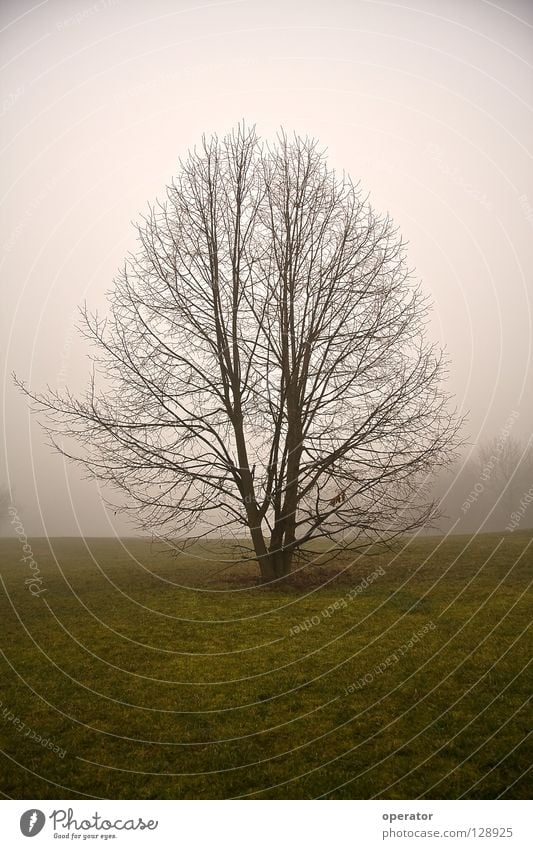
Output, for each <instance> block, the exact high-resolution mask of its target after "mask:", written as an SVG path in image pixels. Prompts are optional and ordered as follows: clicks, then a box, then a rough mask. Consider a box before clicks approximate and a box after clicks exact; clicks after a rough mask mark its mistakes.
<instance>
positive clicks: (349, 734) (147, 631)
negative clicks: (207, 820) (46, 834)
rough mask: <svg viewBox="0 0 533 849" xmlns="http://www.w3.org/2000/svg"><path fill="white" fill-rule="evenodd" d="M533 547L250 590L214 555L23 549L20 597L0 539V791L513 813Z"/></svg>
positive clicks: (338, 569) (523, 542) (518, 784)
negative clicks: (369, 801) (493, 803)
mask: <svg viewBox="0 0 533 849" xmlns="http://www.w3.org/2000/svg"><path fill="white" fill-rule="evenodd" d="M532 543H533V534H532V533H531V532H524V533H518V532H517V533H514V534H507V535H496V534H487V535H483V536H477V537H472V538H470V537H448V538H447V539H445V540H443V539H440V538H419V539H417V540H412V541H410V542H407V543H406V544H405V546H404V547H399V548H398V550H397V551H396V552H394V553H386V554H383V555H379V556H378V557H374V558H366V559H365V558H360V559H358V560H356V561H348V560H338V561H336V562H335V564H333V565H330V566H328V567H322V568H320V569H319V568H312V569H310V568H307V569H306V570H305V571H302V572H300V573H299V574H298V575H297V576H296V577H295V578H294V580H293V581H292V583H291V584H289V585H285V586H283V587H281V586H278V587H277V588H275V587H274V588H270V589H265V588H259V587H256V586H254V585H253V583H251V582H250V580H249V579H247V575H249V571H247V567H246V566H241V567H240V568H239V569H238V570H237V574H236V575H235V574H234V573H233V571H232V570H227V571H224V572H221V573H220V571H219V570H220V569H222V567H223V566H224V565H225V562H224V561H225V559H227V558H231V556H232V551H231V550H230V549H229V548H228V546H227V545H224V544H215V543H214V542H209V543H205V544H204V545H202V546H198V547H197V548H195V549H192V550H191V551H190V552H189V553H187V554H186V555H181V556H180V557H179V558H176V557H175V556H171V555H170V554H169V553H168V552H165V551H163V550H161V548H159V550H157V549H156V548H153V547H151V546H150V544H149V543H148V542H145V541H144V540H134V539H125V540H122V541H111V540H107V539H88V540H86V541H85V542H84V541H82V540H77V539H67V538H62V539H53V540H50V541H49V542H48V541H46V540H44V539H34V540H30V543H29V544H30V546H31V550H32V555H33V558H34V561H35V564H37V568H38V569H39V570H40V575H39V576H38V577H40V579H41V584H40V585H39V589H40V590H41V594H40V595H38V596H32V594H31V592H30V591H29V584H25V580H26V579H27V578H28V577H31V576H32V572H31V571H30V567H29V566H28V561H26V562H22V561H21V557H22V556H23V553H22V548H21V544H20V542H19V540H17V539H10V540H2V541H0V555H1V574H2V593H1V595H2V602H1V604H2V610H1V623H2V657H1V658H0V663H1V667H2V669H1V692H0V699H1V702H2V704H1V706H0V734H1V738H2V743H1V748H2V750H3V754H2V756H1V757H2V769H1V783H0V790H1V791H2V792H3V794H4V795H5V796H7V797H13V798H28V799H33V798H85V797H89V798H90V797H96V798H163V799H165V798H234V797H246V798H263V799H272V798H306V799H307V798H315V797H327V798H337V799H343V798H374V797H378V798H394V799H402V798H418V797H423V798H459V797H464V798H496V797H502V798H527V797H528V795H529V793H530V790H531V786H530V782H529V781H528V779H530V777H531V774H529V775H528V772H527V770H528V767H529V766H530V764H531V749H530V748H529V747H528V740H527V734H528V731H529V726H530V715H529V713H528V698H529V695H530V691H531V676H530V675H529V674H528V663H529V658H530V656H531V641H530V638H529V637H528V633H527V628H528V625H529V622H530V619H531V610H532V605H531V592H530V590H529V585H530V581H531V577H532V572H533V545H532ZM35 568H36V567H35V566H34V567H33V569H34V573H35ZM215 572H219V574H216V575H215V574H214V573H215ZM372 573H374V574H373V575H372ZM369 576H370V578H369ZM364 579H366V580H364ZM365 583H366V584H367V586H366V587H365V586H364V584H365ZM34 589H36V585H34ZM413 635H416V636H415V637H414V638H413ZM39 737H40V738H41V739H39ZM47 741H49V744H48V747H47ZM52 747H55V749H56V750H55V751H54V749H53V748H52ZM528 784H529V786H528Z"/></svg>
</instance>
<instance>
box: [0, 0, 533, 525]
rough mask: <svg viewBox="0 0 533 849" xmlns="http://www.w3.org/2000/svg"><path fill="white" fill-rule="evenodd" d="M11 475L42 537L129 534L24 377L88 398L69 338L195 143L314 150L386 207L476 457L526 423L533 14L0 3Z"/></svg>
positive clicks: (299, 4)
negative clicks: (63, 445) (490, 441)
mask: <svg viewBox="0 0 533 849" xmlns="http://www.w3.org/2000/svg"><path fill="white" fill-rule="evenodd" d="M0 16H1V19H0V29H1V32H0V47H1V53H2V56H3V76H2V91H1V105H0V117H1V122H2V139H1V147H2V166H3V191H2V206H1V214H2V227H1V245H0V264H1V267H2V304H3V309H2V315H1V351H2V375H3V385H4V399H5V402H4V411H5V418H4V425H3V434H4V437H5V439H4V440H3V443H4V444H3V451H2V454H3V456H2V462H1V468H0V480H3V481H6V482H9V483H10V485H11V487H12V489H13V499H14V503H15V505H16V507H17V509H18V511H19V514H20V517H21V519H22V521H23V523H24V525H25V527H26V531H27V533H29V534H31V533H43V531H45V532H47V533H48V534H51V535H54V534H71V533H78V532H80V531H81V532H83V533H84V534H86V535H91V534H108V533H114V532H115V531H116V532H119V533H121V532H124V530H125V529H126V527H127V526H125V525H124V524H122V523H118V522H117V521H116V519H115V517H114V516H113V514H112V513H111V514H109V513H108V511H106V509H105V508H104V506H103V504H102V502H101V496H100V493H99V490H98V486H97V485H96V484H95V483H94V482H92V481H86V480H83V478H82V473H81V472H80V471H79V470H77V469H76V468H73V467H67V466H66V465H65V463H64V461H63V459H62V458H61V457H59V456H58V455H55V454H53V453H52V452H51V450H50V449H49V448H47V447H46V445H45V442H44V438H43V435H42V433H41V432H40V430H39V428H38V426H37V425H36V423H35V422H31V421H30V417H29V414H28V408H27V404H26V402H25V400H24V399H23V398H22V397H20V395H19V394H18V393H17V392H16V390H15V389H14V388H13V386H12V385H11V380H10V377H9V375H10V372H11V371H13V370H15V371H16V372H17V373H18V374H19V375H20V376H21V377H23V378H25V379H27V380H29V382H30V384H31V386H32V387H33V388H35V389H43V388H45V385H46V384H47V383H49V384H50V385H51V386H57V385H64V384H65V383H66V384H68V385H69V386H70V387H71V388H72V389H73V390H77V391H80V390H81V389H82V388H83V386H84V385H85V383H86V378H87V375H88V366H89V363H88V360H87V356H86V355H87V348H86V347H85V346H84V345H83V344H82V343H80V342H79V341H78V339H77V337H76V333H75V330H74V321H75V311H76V307H77V305H78V304H80V303H81V302H82V301H83V300H84V299H85V298H86V299H87V301H88V303H89V305H90V306H91V307H104V306H105V298H104V294H105V291H106V290H107V289H108V288H109V287H110V285H111V282H112V279H113V276H114V274H115V272H116V270H117V268H118V266H119V265H120V264H121V262H122V260H123V258H124V255H125V254H126V252H127V251H128V250H129V249H131V248H132V247H134V243H135V239H134V231H133V228H132V226H131V221H132V220H135V219H137V218H138V215H139V213H140V212H142V211H143V209H144V208H145V206H146V203H147V201H151V200H154V199H155V198H156V197H157V196H162V195H163V191H164V187H165V185H166V183H167V182H168V181H169V180H170V178H171V176H172V174H173V173H175V171H176V169H177V161H178V157H179V156H184V155H185V154H186V152H187V149H188V148H189V146H191V145H193V144H194V143H195V142H197V141H198V140H199V138H200V136H201V134H202V132H206V133H210V132H213V131H216V132H218V133H219V134H221V133H224V132H225V131H227V130H229V129H230V128H231V127H232V126H233V125H234V124H236V123H237V121H239V120H240V119H242V118H244V119H245V120H246V121H247V122H248V123H256V124H257V127H258V131H259V133H260V134H261V135H262V136H263V137H267V138H268V137H271V136H272V135H274V134H275V132H276V131H277V129H278V128H279V126H280V125H283V126H284V127H285V128H286V129H287V130H289V131H292V130H296V131H297V132H298V133H300V134H302V135H306V134H308V135H311V136H315V137H317V138H318V139H319V140H320V141H321V143H322V144H323V145H324V146H326V147H327V148H328V150H329V154H330V160H331V162H332V164H333V165H335V166H336V167H338V168H340V169H342V168H344V169H345V170H346V171H347V172H349V173H350V174H351V175H352V177H353V178H356V179H360V180H361V182H362V185H363V187H364V188H365V189H366V190H368V191H369V192H370V196H371V202H372V203H373V205H374V207H375V208H376V210H377V211H378V212H385V211H387V210H388V211H389V212H390V213H391V215H392V216H393V218H394V220H395V222H396V223H397V224H398V226H399V227H400V230H401V232H402V233H403V235H404V236H405V238H406V239H407V240H408V242H409V259H410V262H411V264H412V265H413V266H414V267H415V268H416V272H417V275H418V276H419V277H420V278H421V279H422V281H423V284H424V288H425V291H426V292H427V293H428V294H429V295H431V297H432V298H433V301H434V307H435V308H434V315H433V322H432V326H431V332H432V335H433V336H434V338H435V339H438V340H440V341H441V342H442V343H443V344H445V345H446V347H447V349H448V351H449V354H450V356H451V359H452V369H451V373H450V378H449V385H450V388H451V390H452V391H453V392H454V393H455V395H456V398H457V403H458V405H459V407H460V409H461V410H463V411H465V412H466V411H470V419H469V428H468V432H469V435H470V437H471V440H472V442H474V443H475V442H478V441H479V440H480V439H482V438H484V437H485V436H490V435H493V434H497V433H498V431H499V429H500V428H501V427H502V426H503V425H504V423H505V421H506V420H507V419H508V417H509V415H510V414H511V412H512V411H517V412H518V414H519V415H518V416H517V417H516V421H515V423H514V425H513V433H514V434H515V435H516V436H521V437H523V438H526V439H527V438H529V436H530V435H531V431H532V419H533V380H532V353H531V343H532V338H533V334H532V308H531V300H532V298H533V286H532V273H531V272H532V268H531V266H532V264H533V263H532V252H531V244H532V241H533V240H532V236H533V169H532V163H531V157H532V154H531V151H532V149H533V145H532V140H533V132H532V131H533V118H532V101H533V85H532V76H533V75H532V66H533V5H532V4H531V3H529V2H518V0H516V2H514V1H513V0H509V2H505V3H503V4H498V3H489V2H483V0H453V2H451V0H412V2H405V0H400V2H394V3H393V2H390V3H389V2H366V0H350V2H349V0H328V2H325V0H322V2H318V0H314V2H312V0H311V2H310V1H309V0H236V2H233V1H232V2H215V3H209V2H206V3H198V2H195V0H175V2H171V1H170V0H153V2H148V0H128V2H126V0H97V2H95V3H90V2H88V0H87V1H86V0H69V2H60V0H45V2H32V3H27V2H24V0H23V2H20V0H17V2H14V0H12V1H11V2H9V1H8V0H4V2H2V4H1V7H0Z"/></svg>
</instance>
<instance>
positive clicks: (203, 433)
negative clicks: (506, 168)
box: [32, 126, 458, 580]
mask: <svg viewBox="0 0 533 849" xmlns="http://www.w3.org/2000/svg"><path fill="white" fill-rule="evenodd" d="M138 239H139V243H140V244H139V248H138V251H137V252H136V253H135V254H134V255H131V256H129V257H128V258H127V260H126V262H125V264H124V268H123V270H122V271H121V273H120V274H119V276H118V277H117V279H116V281H115V286H114V289H113V291H112V292H111V293H110V295H109V302H110V311H109V315H108V316H107V318H101V317H100V316H99V315H98V314H90V313H89V312H88V311H87V309H86V308H84V309H83V310H82V316H83V321H82V326H83V332H84V333H85V335H86V336H87V337H88V339H89V340H91V342H92V343H93V344H94V346H95V349H96V356H95V369H94V371H93V376H92V378H91V381H90V385H89V388H88V390H87V392H86V394H85V396H84V397H83V398H81V399H77V398H75V397H74V396H73V395H72V394H71V393H70V391H66V392H65V393H59V392H56V391H53V390H51V391H48V393H47V394H44V395H32V397H33V399H34V401H36V403H37V407H38V408H39V409H40V410H41V411H45V412H46V413H47V414H48V421H47V425H46V426H47V427H48V430H49V433H50V434H51V437H52V439H53V442H54V445H55V446H56V447H57V448H58V449H59V450H60V451H62V452H63V453H64V454H66V455H67V456H69V457H71V458H73V459H76V460H79V461H81V462H82V463H83V464H84V465H85V467H87V469H89V471H90V472H91V473H92V474H93V475H95V476H97V477H98V478H101V479H103V480H104V481H109V482H110V483H111V484H113V485H114V486H115V487H117V488H118V489H119V490H121V491H122V492H125V493H126V495H127V501H128V508H127V509H133V510H134V512H135V516H136V520H137V522H138V525H139V527H141V528H144V529H149V530H150V531H153V530H154V528H158V529H159V530H160V532H161V533H164V534H166V535H168V536H171V535H172V536H182V537H183V536H187V535H189V536H190V535H191V534H197V535H199V534H200V533H202V534H203V533H205V534H207V533H209V532H213V531H215V530H216V531H217V532H218V533H224V534H227V533H229V532H230V531H232V532H234V533H235V534H236V535H239V534H240V535H241V536H242V533H243V529H245V532H246V533H247V534H249V538H251V542H252V544H253V550H254V552H255V558H256V559H257V562H258V563H259V566H260V570H261V575H262V576H263V578H264V579H266V580H272V579H275V578H278V577H281V576H283V575H285V574H286V573H287V572H288V571H289V570H290V568H291V563H292V561H293V555H294V553H295V552H296V551H302V550H303V549H304V547H305V546H306V544H307V543H309V542H310V541H311V540H314V539H317V538H326V539H327V540H329V544H330V547H331V548H333V549H338V548H339V547H347V546H348V547H350V548H355V547H357V546H361V545H368V543H369V541H370V540H390V539H391V538H393V537H394V536H396V535H398V534H400V533H404V532H406V531H408V530H411V529H414V528H417V527H419V526H421V525H423V524H426V523H427V522H428V520H429V518H430V516H431V515H432V514H433V512H434V505H433V504H432V503H429V504H428V503H427V500H426V499H425V497H424V492H423V482H424V480H425V479H426V477H427V475H428V474H429V473H430V471H431V470H432V468H434V467H435V466H438V465H443V464H445V463H447V462H448V461H449V460H450V458H451V457H452V455H453V450H454V443H455V442H456V438H457V431H458V422H457V420H456V418H455V415H454V414H453V413H450V412H449V410H448V398H447V396H446V395H445V393H444V392H443V390H442V380H443V378H444V375H445V369H446V365H445V361H444V358H443V355H442V352H440V351H439V350H437V349H436V348H435V347H434V346H432V345H430V344H428V343H427V342H426V341H425V323H426V318H427V313H428V308H429V306H428V303H427V301H426V299H425V298H424V297H423V296H422V294H421V291H420V286H419V285H418V284H415V283H414V282H413V280H412V275H411V272H410V271H409V269H408V268H407V265H406V261H405V257H404V249H403V244H402V241H401V239H400V238H399V236H398V234H397V231H396V230H395V229H394V228H393V226H392V224H391V221H390V220H389V218H388V217H384V218H380V217H378V216H377V215H376V214H375V213H374V212H373V210H372V209H371V207H370V206H369V204H368V202H367V199H366V198H364V197H362V196H361V192H360V190H359V189H358V187H357V186H356V185H354V184H353V183H352V181H351V180H350V178H349V177H347V176H345V175H342V176H340V175H337V174H336V173H335V172H333V171H332V170H330V169H329V168H328V166H327V164H326V160H325V157H324V154H323V152H321V151H320V150H319V149H318V146H317V143H316V142H315V141H311V140H309V139H305V140H304V139H301V138H299V137H294V138H288V137H287V136H286V135H285V134H284V133H281V134H280V136H279V137H278V140H277V142H276V144H274V145H272V146H268V145H267V146H264V145H263V144H262V143H261V142H260V141H259V139H258V137H257V136H256V133H255V131H254V130H251V131H249V130H247V129H245V127H244V126H239V127H238V129H236V130H235V131H233V132H232V133H231V134H230V135H228V136H227V137H225V138H223V139H221V140H220V139H218V138H217V137H212V138H210V139H207V138H205V137H204V138H203V142H202V145H201V147H200V149H199V150H197V149H195V150H194V151H193V152H192V153H190V155H189V157H188V159H187V160H186V161H185V162H180V172H179V175H178V176H177V177H176V179H175V180H174V181H173V182H172V183H171V185H170V186H169V187H168V189H167V194H166V199H165V200H164V201H163V202H158V203H156V204H155V205H154V206H151V207H149V210H148V212H147V214H146V215H145V216H144V217H143V218H142V220H141V223H140V225H139V226H138ZM98 380H101V381H103V383H102V384H99V385H98V387H97V381H98ZM102 387H103V388H102ZM58 435H60V436H61V443H60V441H59V439H58ZM67 437H74V438H75V440H76V442H77V444H79V445H81V449H82V450H80V449H79V448H78V449H76V450H75V451H74V450H73V449H71V448H70V447H69V444H70V443H68V442H65V441H64V439H65V438H67Z"/></svg>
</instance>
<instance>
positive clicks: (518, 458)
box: [474, 436, 533, 521]
mask: <svg viewBox="0 0 533 849" xmlns="http://www.w3.org/2000/svg"><path fill="white" fill-rule="evenodd" d="M474 466H475V468H476V471H477V475H478V476H479V478H480V479H482V480H483V481H484V486H485V489H486V491H487V493H488V494H489V496H490V498H488V499H487V508H488V503H489V500H490V502H491V504H496V503H497V502H498V501H500V502H501V504H502V506H503V508H504V511H505V521H507V519H508V518H509V515H510V514H511V512H512V510H513V509H514V508H515V507H516V505H517V503H518V502H519V500H520V497H521V495H523V493H524V492H525V490H527V489H528V487H529V486H531V484H532V483H533V449H532V447H531V442H528V443H527V444H524V443H523V442H522V441H521V440H520V439H518V438H516V437H514V436H509V437H507V439H505V440H502V439H501V438H498V437H494V438H493V439H490V440H488V441H487V442H484V443H482V445H480V447H479V449H478V452H477V455H476V457H475V460H474Z"/></svg>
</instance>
